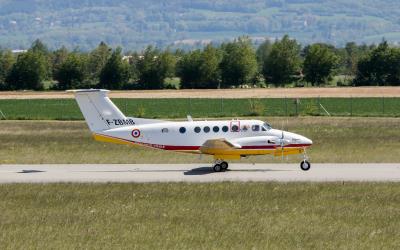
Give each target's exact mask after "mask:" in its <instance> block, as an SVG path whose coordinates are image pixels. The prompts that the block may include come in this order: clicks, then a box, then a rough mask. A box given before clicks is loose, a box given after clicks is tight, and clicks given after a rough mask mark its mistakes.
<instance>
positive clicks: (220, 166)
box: [213, 160, 229, 172]
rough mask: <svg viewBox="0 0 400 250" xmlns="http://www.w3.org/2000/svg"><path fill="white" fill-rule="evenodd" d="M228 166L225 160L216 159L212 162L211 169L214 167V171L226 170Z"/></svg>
mask: <svg viewBox="0 0 400 250" xmlns="http://www.w3.org/2000/svg"><path fill="white" fill-rule="evenodd" d="M228 167H229V164H228V163H227V162H226V161H223V160H216V161H215V162H214V166H213V169H214V172H222V171H225V170H227V169H228Z"/></svg>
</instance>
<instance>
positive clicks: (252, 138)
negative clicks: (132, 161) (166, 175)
mask: <svg viewBox="0 0 400 250" xmlns="http://www.w3.org/2000/svg"><path fill="white" fill-rule="evenodd" d="M98 134H101V135H105V136H110V137H113V138H119V139H123V140H126V141H129V142H134V143H138V144H146V145H148V146H151V147H154V148H160V149H166V150H197V149H198V148H199V147H200V146H201V145H203V144H204V143H205V142H206V141H207V140H213V139H225V140H228V141H229V142H231V143H233V144H238V145H239V146H240V147H242V148H249V149H259V148H268V147H270V148H274V147H277V146H280V145H281V143H282V141H281V140H282V139H281V138H282V130H276V129H272V128H271V127H269V126H268V125H266V124H265V123H264V122H262V121H258V120H228V121H183V122H162V123H153V124H144V125H137V126H128V127H122V128H115V129H110V130H105V131H101V132H99V133H98ZM283 134H284V137H283V138H284V139H283V140H284V144H285V146H286V147H307V146H310V145H311V144H312V141H311V140H309V139H308V138H306V137H304V136H301V135H298V134H295V133H290V132H283Z"/></svg>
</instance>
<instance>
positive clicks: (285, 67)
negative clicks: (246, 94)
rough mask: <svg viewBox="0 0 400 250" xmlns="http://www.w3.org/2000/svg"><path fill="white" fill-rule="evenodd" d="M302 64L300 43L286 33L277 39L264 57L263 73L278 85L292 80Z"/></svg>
mask: <svg viewBox="0 0 400 250" xmlns="http://www.w3.org/2000/svg"><path fill="white" fill-rule="evenodd" d="M300 66H301V59H300V45H299V44H298V43H297V41H296V40H295V39H293V40H292V39H290V38H289V36H288V35H285V36H284V37H283V38H282V40H280V41H276V42H275V43H274V44H273V45H272V48H271V52H270V53H269V55H268V56H267V57H266V58H265V59H264V62H263V69H262V73H263V75H264V78H265V80H266V81H267V82H271V83H273V84H275V85H277V86H282V85H284V84H285V83H289V82H292V81H293V79H294V78H295V76H296V75H298V74H299V71H300Z"/></svg>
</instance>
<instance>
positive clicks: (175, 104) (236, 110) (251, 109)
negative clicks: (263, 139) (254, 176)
mask: <svg viewBox="0 0 400 250" xmlns="http://www.w3.org/2000/svg"><path fill="white" fill-rule="evenodd" d="M113 101H114V102H115V103H116V105H117V106H118V107H119V108H120V109H121V111H122V112H124V113H125V114H127V115H130V116H143V117H148V118H179V117H186V115H187V114H191V115H192V116H193V117H231V116H250V115H265V114H267V115H268V116H297V115H315V116H318V115H327V114H326V112H325V111H324V108H325V109H326V110H327V111H328V112H329V113H330V115H332V116H375V117H379V116H385V117H398V116H400V98H384V99H383V98H304V99H300V100H299V101H296V100H295V99H292V98H287V99H285V98H270V99H184V98H182V99H157V100H156V101H155V100H154V99H113ZM320 104H322V107H321V106H320ZM0 111H2V113H3V114H4V116H5V117H6V118H7V119H9V120H15V119H21V120H83V116H82V114H81V112H80V110H79V108H78V105H77V104H76V102H75V100H73V99H32V100H30V99H26V100H0ZM2 118H3V117H2V114H1V113H0V119H2Z"/></svg>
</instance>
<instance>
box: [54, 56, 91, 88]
mask: <svg viewBox="0 0 400 250" xmlns="http://www.w3.org/2000/svg"><path fill="white" fill-rule="evenodd" d="M86 77H87V70H86V58H85V56H84V55H82V54H77V53H71V54H69V55H68V56H67V58H66V59H65V60H64V62H62V63H61V64H60V65H59V67H57V69H56V70H55V72H54V79H55V80H57V81H58V84H57V88H58V89H74V88H81V87H84V82H85V79H86Z"/></svg>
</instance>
